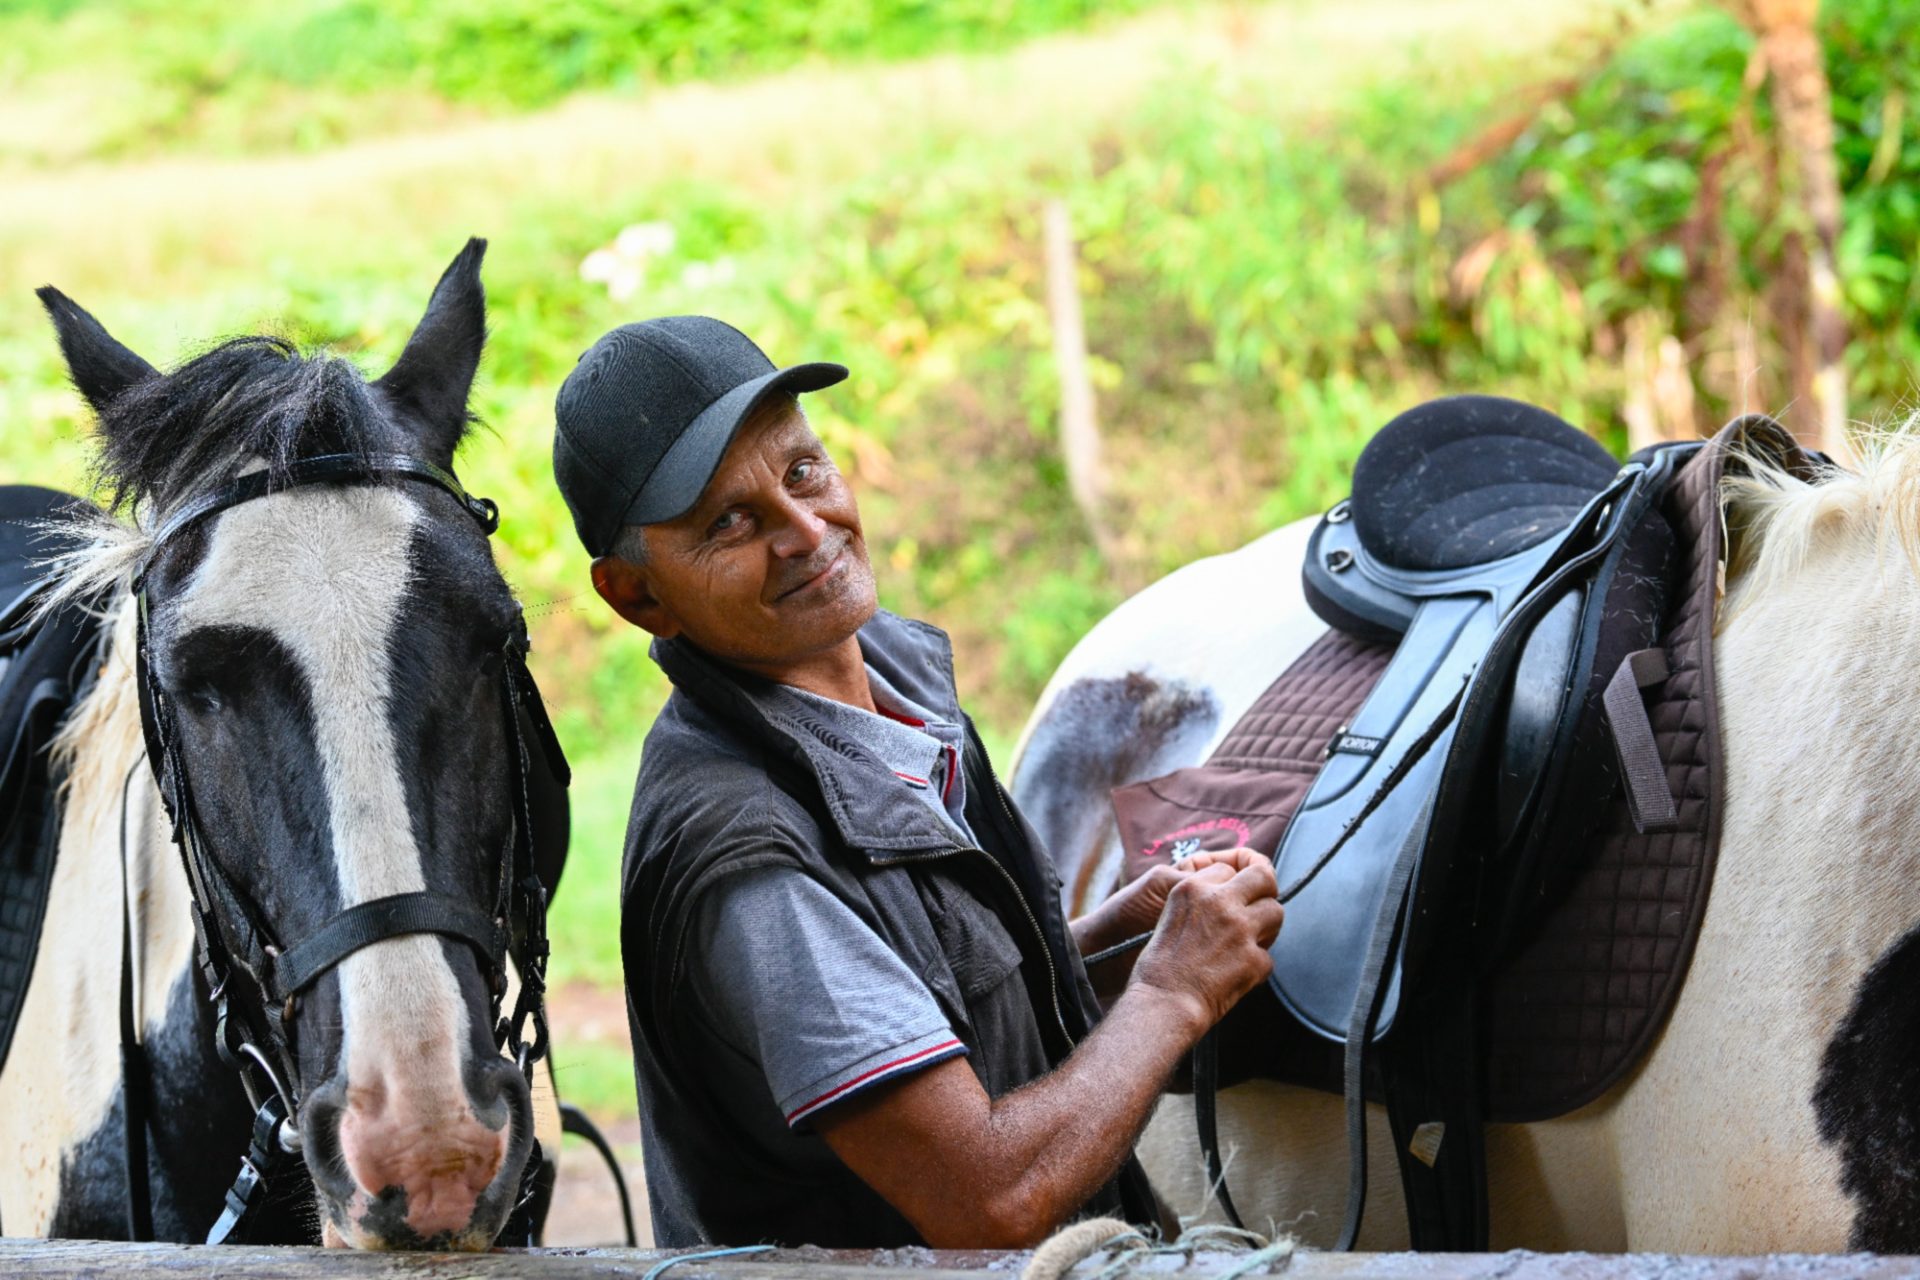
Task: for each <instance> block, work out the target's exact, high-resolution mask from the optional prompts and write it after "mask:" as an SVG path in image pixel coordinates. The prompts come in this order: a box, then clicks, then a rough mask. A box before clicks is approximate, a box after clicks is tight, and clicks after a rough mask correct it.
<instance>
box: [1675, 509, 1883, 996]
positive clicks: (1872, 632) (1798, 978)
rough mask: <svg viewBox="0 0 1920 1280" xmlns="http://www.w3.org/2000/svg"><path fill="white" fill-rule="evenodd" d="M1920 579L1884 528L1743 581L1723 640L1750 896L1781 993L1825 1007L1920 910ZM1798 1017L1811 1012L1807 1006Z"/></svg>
mask: <svg viewBox="0 0 1920 1280" xmlns="http://www.w3.org/2000/svg"><path fill="white" fill-rule="evenodd" d="M1917 637H1920V583H1916V579H1915V574H1914V572H1913V568H1912V566H1911V565H1910V564H1909V563H1907V561H1906V560H1905V558H1904V557H1903V556H1902V554H1901V553H1900V551H1899V550H1898V549H1897V548H1894V547H1885V548H1882V547H1880V546H1878V545H1877V540H1876V539H1875V538H1874V537H1873V536H1872V534H1871V533H1864V534H1862V535H1860V536H1847V537H1844V538H1838V539H1834V540H1833V545H1832V546H1830V547H1827V548H1826V549H1823V550H1821V551H1818V552H1816V553H1815V554H1814V555H1813V556H1812V558H1811V559H1810V560H1809V561H1808V562H1807V563H1806V564H1805V565H1804V566H1803V567H1802V568H1801V569H1800V570H1799V571H1798V572H1796V573H1793V574H1791V575H1787V576H1784V577H1779V578H1776V579H1773V580H1771V581H1770V582H1768V583H1766V584H1764V589H1761V587H1760V586H1756V587H1754V588H1752V589H1742V586H1741V584H1739V583H1736V584H1735V591H1734V595H1733V597H1732V603H1731V607H1730V608H1729V610H1728V615H1727V620H1726V622H1725V624H1724V626H1723V628H1722V632H1721V635H1720V636H1719V639H1718V641H1717V643H1716V646H1715V662H1716V665H1717V670H1718V682H1719V694H1720V708H1721V737H1722V741H1723V742H1724V744H1725V749H1726V757H1727V794H1726V820H1725V828H1724V832H1723V835H1722V839H1721V846H1722V850H1721V854H1720V873H1719V877H1718V880H1717V882H1716V884H1715V886H1714V890H1713V892H1714V895H1715V896H1716V897H1717V898H1718V897H1722V896H1723V895H1724V896H1725V897H1727V898H1730V899H1733V900H1735V901H1737V902H1738V903H1739V905H1740V910H1739V916H1738V918H1739V919H1740V920H1741V921H1742V924H1741V930H1742V933H1743V935H1745V936H1746V937H1747V938H1748V939H1749V944H1750V946H1751V947H1752V949H1753V953H1754V958H1755V961H1756V962H1760V961H1762V959H1763V958H1765V957H1771V958H1772V959H1771V962H1770V964H1769V967H1770V968H1773V969H1777V970H1778V977H1779V978H1780V983H1779V986H1778V991H1777V993H1778V994H1779V995H1780V997H1781V998H1782V999H1788V1000H1795V1001H1802V1002H1803V1003H1801V1004H1800V1005H1799V1007H1801V1008H1803V1009H1805V1010H1807V1011H1808V1012H1809V1013H1811V1014H1814V1015H1815V1016H1818V1017H1821V1018H1822V1019H1828V1018H1835V1017H1837V1016H1839V1014H1840V1013H1841V1012H1843V1011H1844V1010H1843V1009H1840V1008H1835V1007H1833V1006H1834V1005H1835V1003H1836V1002H1841V1003H1842V1004H1844V1002H1845V1001H1847V1000H1848V999H1850V997H1851V994H1852V992H1853V990H1854V988H1855V986H1856V984H1857V981H1858V979H1859V976H1860V974H1861V973H1862V971H1863V970H1864V968H1865V967H1866V966H1867V965H1869V964H1871V963H1872V961H1873V960H1874V959H1875V958H1877V957H1878V956H1879V955H1880V954H1882V953H1883V952H1884V951H1885V950H1886V949H1887V947H1889V946H1890V945H1891V944H1892V943H1893V942H1894V941H1895V940H1896V939H1898V938H1899V937H1900V936H1901V935H1902V934H1904V933H1905V932H1906V931H1907V930H1908V929H1909V928H1910V927H1912V925H1913V923H1914V922H1915V920H1916V919H1920V879H1916V878H1915V877H1914V875H1913V859H1914V853H1915V850H1916V849H1920V773H1916V772H1915V770H1914V769H1913V760H1914V759H1915V757H1916V755H1917V754H1920V715H1916V712H1915V708H1920V663H1916V662H1915V661H1914V641H1915V639H1916V638H1917ZM1800 1025H1801V1027H1802V1028H1804V1027H1805V1026H1806V1023H1805V1021H1804V1019H1802V1020H1801V1024H1800Z"/></svg>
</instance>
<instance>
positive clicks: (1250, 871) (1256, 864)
mask: <svg viewBox="0 0 1920 1280" xmlns="http://www.w3.org/2000/svg"><path fill="white" fill-rule="evenodd" d="M1228 883H1229V885H1230V886H1231V887H1232V889H1233V891H1234V892H1235V893H1237V894H1240V895H1241V896H1242V897H1243V899H1244V900H1245V901H1247V902H1258V901H1260V900H1261V899H1262V898H1277V897H1278V896H1279V894H1280V882H1279V881H1278V880H1277V879H1275V878H1274V874H1273V864H1272V863H1271V862H1268V861H1267V860H1266V859H1265V858H1256V859H1255V860H1254V861H1252V862H1251V863H1248V864H1247V865H1246V866H1244V867H1241V868H1240V869H1239V870H1238V871H1236V872H1234V873H1233V877H1232V879H1231V880H1230V881H1228Z"/></svg>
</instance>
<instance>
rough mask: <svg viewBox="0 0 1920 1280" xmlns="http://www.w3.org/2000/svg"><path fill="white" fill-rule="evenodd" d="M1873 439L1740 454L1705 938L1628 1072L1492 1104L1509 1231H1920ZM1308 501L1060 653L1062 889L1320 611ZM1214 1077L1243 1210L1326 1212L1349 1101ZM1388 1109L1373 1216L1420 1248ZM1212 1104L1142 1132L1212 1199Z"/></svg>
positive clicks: (1193, 1201) (1902, 856)
mask: <svg viewBox="0 0 1920 1280" xmlns="http://www.w3.org/2000/svg"><path fill="white" fill-rule="evenodd" d="M1862 444H1863V450H1862V452H1863V457H1862V460H1861V462H1860V464H1859V466H1858V469H1857V470H1854V471H1841V472H1834V473H1831V474H1828V475H1826V476H1824V477H1823V478H1822V479H1821V480H1820V481H1819V482H1817V483H1811V482H1808V481H1807V480H1804V479H1801V478H1797V477H1795V476H1794V475H1791V474H1788V473H1786V472H1785V471H1783V470H1780V469H1778V468H1772V467H1768V466H1766V465H1765V464H1764V463H1758V464H1756V465H1755V466H1754V467H1753V468H1752V470H1751V472H1750V474H1747V475H1744V476H1741V477H1738V478H1730V479H1729V480H1728V481H1727V487H1726V500H1727V504H1728V506H1727V511H1728V528H1729V538H1730V542H1729V555H1728V561H1727V570H1726V572H1727V579H1726V591H1725V595H1724V598H1723V600H1722V603H1721V606H1720V613H1719V618H1718V627H1717V632H1716V636H1715V639H1714V650H1713V657H1714V664H1715V670H1716V671H1717V674H1718V693H1719V706H1720V714H1721V728H1722V737H1723V741H1724V744H1725V753H1726V760H1727V769H1726V777H1725V791H1724V801H1723V803H1724V806H1725V807H1724V827H1723V830H1722V836H1721V845H1720V855H1719V859H1718V871H1717V876H1716V880H1715V882H1714V885H1713V888H1712V892H1711V895H1710V898H1709V900H1708V905H1707V911H1706V916H1705V920H1704V922H1703V925H1702V930H1701V934H1700V937H1699V941H1698V944H1697V949H1696V951H1695V953H1694V956H1693V960H1692V964H1691V967H1690V969H1689V970H1688V972H1687V977H1686V981H1685V985H1684V987H1683V988H1682V990H1681V994H1680V997H1679V1000H1678V1003H1677V1005H1676V1007H1675V1008H1674V1010H1673V1012H1672V1014H1671V1016H1670V1018H1669V1019H1668V1021H1667V1023H1666V1026H1665V1028H1664V1030H1663V1031H1662V1033H1661V1034H1660V1036H1659V1038H1658V1040H1657V1042H1656V1043H1655V1044H1654V1046H1653V1048H1652V1050H1651V1052H1649V1053H1648V1054H1647V1055H1646V1057H1645V1058H1644V1059H1643V1060H1642V1061H1641V1063H1640V1064H1639V1066H1638V1068H1637V1069H1636V1070H1635V1071H1633V1072H1632V1073H1631V1074H1630V1075H1629V1076H1628V1077H1627V1078H1626V1079H1624V1080H1623V1081H1622V1082H1621V1083H1620V1084H1619V1085H1617V1086H1616V1087H1615V1088H1614V1089H1612V1090H1611V1091H1610V1092H1609V1093H1607V1094H1606V1095H1605V1096H1603V1097H1601V1098H1600V1099H1599V1100H1597V1101H1595V1102H1593V1103H1592V1104H1590V1105H1589V1106H1587V1107H1585V1108H1583V1109H1581V1110H1579V1111H1577V1112H1575V1113H1573V1114H1571V1115H1568V1116H1566V1117H1563V1118H1561V1119H1557V1120H1553V1121H1548V1122H1545V1123H1539V1124H1532V1125H1524V1126H1523V1125H1509V1126H1493V1127H1492V1128H1491V1129H1490V1131H1489V1133H1488V1151H1487V1162H1488V1168H1489V1178H1490V1188H1489V1191H1490V1195H1491V1226H1492V1233H1493V1240H1494V1242H1495V1243H1496V1245H1497V1246H1499V1247H1502V1248H1505V1247H1522V1246H1523V1247H1529V1248H1534V1249H1591V1250H1622V1249H1633V1250H1673V1251H1684V1252H1691V1253H1700V1252H1712V1253H1766V1252H1770V1251H1781V1250H1791V1251H1826V1250H1844V1249H1847V1248H1867V1249H1876V1250H1882V1251H1889V1252H1914V1251H1917V1250H1920V772H1917V771H1916V770H1915V768H1914V761H1915V760H1916V759H1920V714H1916V708H1920V661H1916V660H1915V655H1916V654H1917V653H1920V434H1916V433H1914V432H1913V431H1912V429H1911V428H1909V430H1908V431H1907V432H1902V433H1893V434H1889V435H1886V436H1883V437H1880V438H1876V439H1868V440H1864V441H1863V442H1862ZM1313 526H1314V521H1312V520H1305V521H1301V522H1299V523H1296V524H1291V525H1288V526H1286V527H1284V528H1281V529H1279V530H1276V531H1274V532H1272V533H1269V534H1267V535H1266V536H1264V537H1262V538H1260V539H1258V540H1256V541H1254V542H1252V543H1250V544H1248V545H1247V546H1245V547H1243V548H1241V549H1239V550H1238V551H1234V552H1230V553H1228V554H1225V555H1221V556H1216V557H1213V558H1211V559H1207V560H1202V561H1198V562H1196V563H1194V564H1191V565H1188V566H1187V567H1185V568H1183V569H1180V570H1178V571H1176V572H1175V573H1173V574H1171V575H1169V576H1168V577H1166V578H1165V579H1163V580H1161V581H1160V582H1158V583H1156V584H1154V585H1153V586H1151V587H1149V588H1147V589H1146V590H1145V591H1143V592H1141V593H1140V594H1139V595H1137V596H1135V597H1134V598H1132V599H1130V600H1128V601H1127V602H1126V603H1124V604H1123V605H1121V606H1120V607H1119V608H1118V609H1116V610H1115V611H1114V612H1113V613H1111V614H1110V615H1108V616H1107V617H1106V618H1105V619H1103V620H1102V621H1101V622H1100V623H1099V624H1098V625H1097V626H1096V627H1094V629H1093V630H1092V631H1091V632H1090V633H1089V634H1088V635H1087V636H1086V637H1085V638H1084V639H1083V640H1082V641H1081V643H1080V644H1079V645H1078V646H1077V647H1076V648H1075V649H1074V650H1073V651H1072V653H1071V654H1069V655H1068V657H1067V658H1066V660H1065V661H1064V662H1063V663H1062V664H1061V667H1060V669H1059V671H1058V672H1056V673H1055V675H1054V677H1053V679H1052V681H1051V682H1050V683H1049V685H1048V686H1047V688H1046V690H1045V692H1044V693H1043V694H1042V696H1041V699H1040V702H1039V705H1038V707H1037V709H1036V710H1035V712H1034V715H1033V717H1032V719H1031V720H1030V722H1029V724H1028V726H1027V730H1026V733H1025V734H1024V735H1023V738H1022V743H1021V751H1020V754H1019V757H1018V759H1017V761H1016V765H1015V773H1014V794H1015V796H1016V798H1017V799H1018V800H1019V802H1020V804H1021V806H1022V808H1023V810H1024V811H1026V812H1027V813H1028V814H1029V815H1030V816H1031V817H1032V818H1033V819H1034V821H1035V822H1036V825H1038V826H1039V827H1040V829H1041V831H1042V834H1043V835H1044V836H1046V837H1047V839H1048V842H1049V846H1050V848H1051V850H1052V852H1053V855H1054V858H1055V862H1056V865H1057V866H1058V868H1059V871H1060V874H1061V879H1062V881H1063V882H1064V884H1065V885H1066V892H1067V894H1068V896H1069V898H1070V899H1072V900H1073V902H1072V905H1074V906H1076V907H1078V906H1083V905H1085V904H1087V903H1089V902H1091V901H1092V900H1094V899H1095V898H1097V897H1098V896H1099V895H1100V894H1102V893H1104V892H1106V891H1109V890H1110V889H1111V888H1112V887H1113V885H1114V883H1115V881H1116V877H1117V876H1118V875H1119V874H1120V863H1121V858H1120V855H1121V850H1120V845H1119V839H1118V835H1117V833H1116V830H1115V823H1114V819H1113V814H1112V809H1111V805H1110V803H1109V799H1108V793H1109V791H1110V789H1111V788H1113V787H1116V786H1120V785H1123V784H1126V783H1131V782H1135V781H1139V780H1143V779H1146V778H1152V777H1158V776H1161V775H1163V774H1166V773H1168V772H1171V771H1172V770H1175V769H1180V768H1185V767H1188V766H1192V765H1196V764H1199V763H1200V762H1202V761H1203V760H1205V759H1206V758H1207V756H1208V755H1209V754H1210V753H1211V751H1212V750H1213V748H1214V746H1215V745H1216V744H1217V743H1218V742H1219V741H1220V740H1221V738H1222V737H1223V736H1224V735H1225V734H1226V733H1227V731H1228V730H1229V729H1231V728H1232V727H1233V725H1234V724H1235V723H1236V722H1237V721H1238V720H1239V718H1240V716H1241V715H1242V713H1243V712H1245V711H1246V710H1247V708H1248V707H1250V706H1251V705H1252V703H1253V702H1254V700H1255V698H1257V697H1258V696H1259V694H1260V693H1261V692H1262V691H1263V690H1264V689H1265V688H1266V687H1267V686H1268V685H1269V684H1270V683H1272V681H1273V680H1274V678H1275V677H1276V676H1277V675H1278V674H1279V673H1280V672H1281V671H1282V670H1284V669H1285V668H1286V667H1287V666H1288V665H1289V664H1291V663H1292V662H1293V660H1294V659H1295V658H1296V657H1298V656H1299V655H1300V654H1301V653H1302V652H1303V651H1304V650H1305V649H1306V648H1307V646H1308V645H1310V644H1312V643H1313V641H1314V640H1315V639H1317V638H1318V637H1319V636H1320V635H1321V634H1322V633H1323V632H1324V630H1325V624H1324V623H1322V622H1321V621H1320V620H1319V618H1317V617H1316V616H1315V615H1314V613H1313V612H1312V611H1311V610H1310V609H1309V608H1308V606H1307V603H1306V601H1305V598H1304V596H1303V594H1302V591H1301V587H1300V570H1301V564H1302V560H1303V557H1304V555H1305V552H1306V546H1307V539H1308V535H1309V534H1310V533H1311V532H1312V530H1313ZM1222 601H1231V602H1232V604H1233V608H1232V610H1231V611H1223V610H1222V608H1221V602H1222ZM1223 612H1230V614H1231V616H1232V618H1233V621H1232V623H1231V624H1230V625H1221V624H1220V623H1219V622H1218V621H1217V620H1218V619H1220V618H1221V617H1222V616H1223ZM1196 619H1199V620H1203V621H1194V620H1196ZM1252 998H1256V999H1268V998H1270V997H1269V996H1268V995H1267V993H1265V992H1264V991H1261V992H1256V993H1255V995H1254V997H1252ZM1220 1107H1221V1117H1220V1130H1221V1145H1222V1149H1223V1150H1224V1151H1226V1152H1227V1153H1228V1155H1229V1167H1228V1181H1229V1184H1230V1186H1231V1189H1232V1192H1233V1196H1234V1199H1235V1200H1236V1202H1237V1204H1238V1206H1239V1208H1240V1210H1241V1213H1242V1215H1243V1217H1244V1218H1245V1219H1246V1220H1247V1221H1248V1224H1249V1225H1251V1226H1268V1225H1273V1226H1278V1227H1280V1228H1283V1229H1287V1230H1292V1231H1294V1232H1296V1233H1297V1234H1298V1235H1299V1236H1300V1238H1301V1239H1303V1240H1305V1241H1307V1242H1310V1243H1315V1244H1320V1245H1327V1244H1330V1243H1332V1241H1333V1238H1334V1236H1335V1235H1336V1234H1337V1232H1338V1229H1339V1225H1340V1220H1341V1217H1342V1212H1343V1209H1344V1208H1345V1202H1346V1185H1345V1184H1346V1176H1347V1152H1346V1129H1345V1117H1344V1104H1343V1102H1342V1100H1341V1099H1340V1098H1338V1097H1335V1096H1331V1095H1327V1094H1322V1093H1317V1092H1312V1091H1309V1090H1305V1089H1299V1088H1293V1087H1290V1086H1286V1085H1281V1084H1276V1083H1270V1082H1256V1083H1250V1084H1244V1085H1240V1086H1238V1087H1234V1088H1230V1089H1227V1090H1225V1091H1223V1093H1222V1094H1221V1097H1220ZM1374 1111H1375V1115H1374V1117H1373V1122H1372V1123H1371V1125H1370V1127H1369V1133H1370V1134H1371V1135H1372V1146H1371V1148H1370V1159H1369V1170H1370V1180H1369V1188H1368V1204H1369V1206H1370V1212H1369V1214H1368V1216H1367V1219H1366V1227H1365V1230H1364V1231H1363V1233H1362V1235H1361V1238H1360V1247H1361V1248H1363V1249H1392V1248H1404V1247H1405V1245H1406V1240H1407V1234H1406V1233H1407V1226H1406V1220H1405V1213H1404V1208H1403V1204H1404V1202H1403V1201H1402V1198H1401V1192H1400V1186H1399V1177H1398V1174H1397V1170H1396V1164H1395V1159H1394V1155H1393V1152H1392V1150H1391V1149H1390V1141H1391V1140H1390V1138H1389V1136H1388V1126H1387V1124H1386V1123H1385V1121H1384V1116H1383V1115H1382V1114H1380V1113H1379V1109H1378V1108H1374ZM1194 1132H1195V1130H1194V1120H1193V1109H1192V1105H1191V1101H1190V1099H1187V1098H1184V1097H1175V1096H1170V1097H1169V1098H1167V1099H1166V1100H1165V1102H1164V1103H1163V1104H1162V1106H1161V1108H1160V1111H1159V1114H1158V1115H1157V1116H1156V1117H1155V1119H1154V1121H1153V1123H1152V1125H1151V1126H1150V1127H1149V1128H1148V1130H1147V1133H1146V1135H1145V1137H1144V1138H1143V1139H1142V1142H1141V1144H1140V1154H1141V1156H1142V1158H1143V1160H1144V1161H1145V1163H1146V1164H1147V1167H1148V1169H1149V1171H1150V1172H1151V1173H1152V1174H1153V1176H1154V1179H1155V1181H1156V1183H1157V1184H1158V1186H1159V1187H1160V1189H1161V1191H1162V1194H1163V1195H1165V1196H1166V1197H1167V1198H1168V1200H1169V1202H1170V1204H1171V1206H1172V1207H1173V1208H1174V1209H1175V1210H1177V1211H1179V1212H1181V1213H1186V1214H1193V1215H1196V1216H1197V1215H1203V1214H1205V1213H1206V1212H1208V1211H1209V1209H1210V1201H1209V1197H1208V1195H1207V1187H1206V1178H1205V1173H1204V1163H1203V1160H1202V1157H1201V1153H1200V1150H1199V1146H1198V1143H1197V1141H1196V1139H1195V1137H1194Z"/></svg>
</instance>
